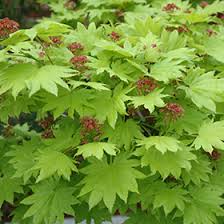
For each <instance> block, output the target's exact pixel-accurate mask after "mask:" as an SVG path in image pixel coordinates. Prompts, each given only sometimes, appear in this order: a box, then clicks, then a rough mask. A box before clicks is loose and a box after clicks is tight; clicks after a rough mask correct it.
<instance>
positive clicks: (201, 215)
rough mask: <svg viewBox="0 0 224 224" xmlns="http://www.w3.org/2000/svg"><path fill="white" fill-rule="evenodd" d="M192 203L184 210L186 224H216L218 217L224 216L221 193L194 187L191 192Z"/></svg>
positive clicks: (223, 200) (223, 202)
mask: <svg viewBox="0 0 224 224" xmlns="http://www.w3.org/2000/svg"><path fill="white" fill-rule="evenodd" d="M190 194H191V197H192V199H191V201H190V203H189V204H188V205H186V207H185V209H184V213H183V214H184V224H204V223H206V224H214V223H217V218H216V217H217V216H223V214H224V210H223V209H222V207H221V205H223V204H224V199H223V198H222V197H221V195H222V194H221V193H220V192H219V191H214V190H213V189H212V188H210V187H209V186H208V187H206V186H205V187H194V188H192V189H191V190H190Z"/></svg>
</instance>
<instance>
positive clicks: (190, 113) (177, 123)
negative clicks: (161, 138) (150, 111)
mask: <svg viewBox="0 0 224 224" xmlns="http://www.w3.org/2000/svg"><path fill="white" fill-rule="evenodd" d="M181 106H182V107H183V109H184V114H183V115H182V116H181V117H179V118H178V119H176V120H173V121H172V122H170V123H169V130H175V131H176V132H177V133H178V134H180V135H182V134H183V132H184V131H186V132H187V133H189V134H196V133H198V131H199V128H200V127H201V125H202V123H203V121H204V119H205V118H206V116H207V115H206V114H204V113H202V112H201V111H199V110H197V108H194V107H190V106H186V105H183V104H182V102H181Z"/></svg>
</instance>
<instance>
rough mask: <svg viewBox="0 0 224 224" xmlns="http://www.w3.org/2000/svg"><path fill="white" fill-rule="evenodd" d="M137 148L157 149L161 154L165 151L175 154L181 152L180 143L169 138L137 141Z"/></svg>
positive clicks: (155, 137)
mask: <svg viewBox="0 0 224 224" xmlns="http://www.w3.org/2000/svg"><path fill="white" fill-rule="evenodd" d="M137 143H138V146H144V147H145V149H147V150H149V149H150V148H153V149H157V150H158V151H160V152H161V153H162V154H164V153H165V152H167V151H170V152H177V151H178V150H181V149H182V148H181V146H180V141H178V140H177V139H175V138H174V137H169V136H150V137H147V138H143V139H142V140H138V141H137Z"/></svg>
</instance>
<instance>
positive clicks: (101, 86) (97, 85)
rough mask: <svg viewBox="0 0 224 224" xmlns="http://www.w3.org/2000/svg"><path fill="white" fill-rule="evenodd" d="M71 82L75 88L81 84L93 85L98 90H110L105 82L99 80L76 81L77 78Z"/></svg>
mask: <svg viewBox="0 0 224 224" xmlns="http://www.w3.org/2000/svg"><path fill="white" fill-rule="evenodd" d="M69 84H71V85H72V87H73V89H75V88H77V87H79V86H87V87H91V88H93V89H96V90H99V91H101V90H109V89H108V88H107V87H106V85H105V84H103V83H99V82H82V81H75V80H72V81H70V82H69Z"/></svg>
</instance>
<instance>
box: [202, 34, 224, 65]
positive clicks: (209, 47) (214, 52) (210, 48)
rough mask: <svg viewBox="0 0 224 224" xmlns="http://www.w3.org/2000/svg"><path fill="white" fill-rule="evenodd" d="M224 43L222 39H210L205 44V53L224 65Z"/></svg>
mask: <svg viewBox="0 0 224 224" xmlns="http://www.w3.org/2000/svg"><path fill="white" fill-rule="evenodd" d="M223 48H224V41H223V40H222V39H220V38H209V39H208V40H207V41H206V42H205V51H206V53H207V54H208V55H210V56H212V57H214V58H215V59H216V60H218V61H220V62H222V63H224V53H223V51H222V49H223Z"/></svg>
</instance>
